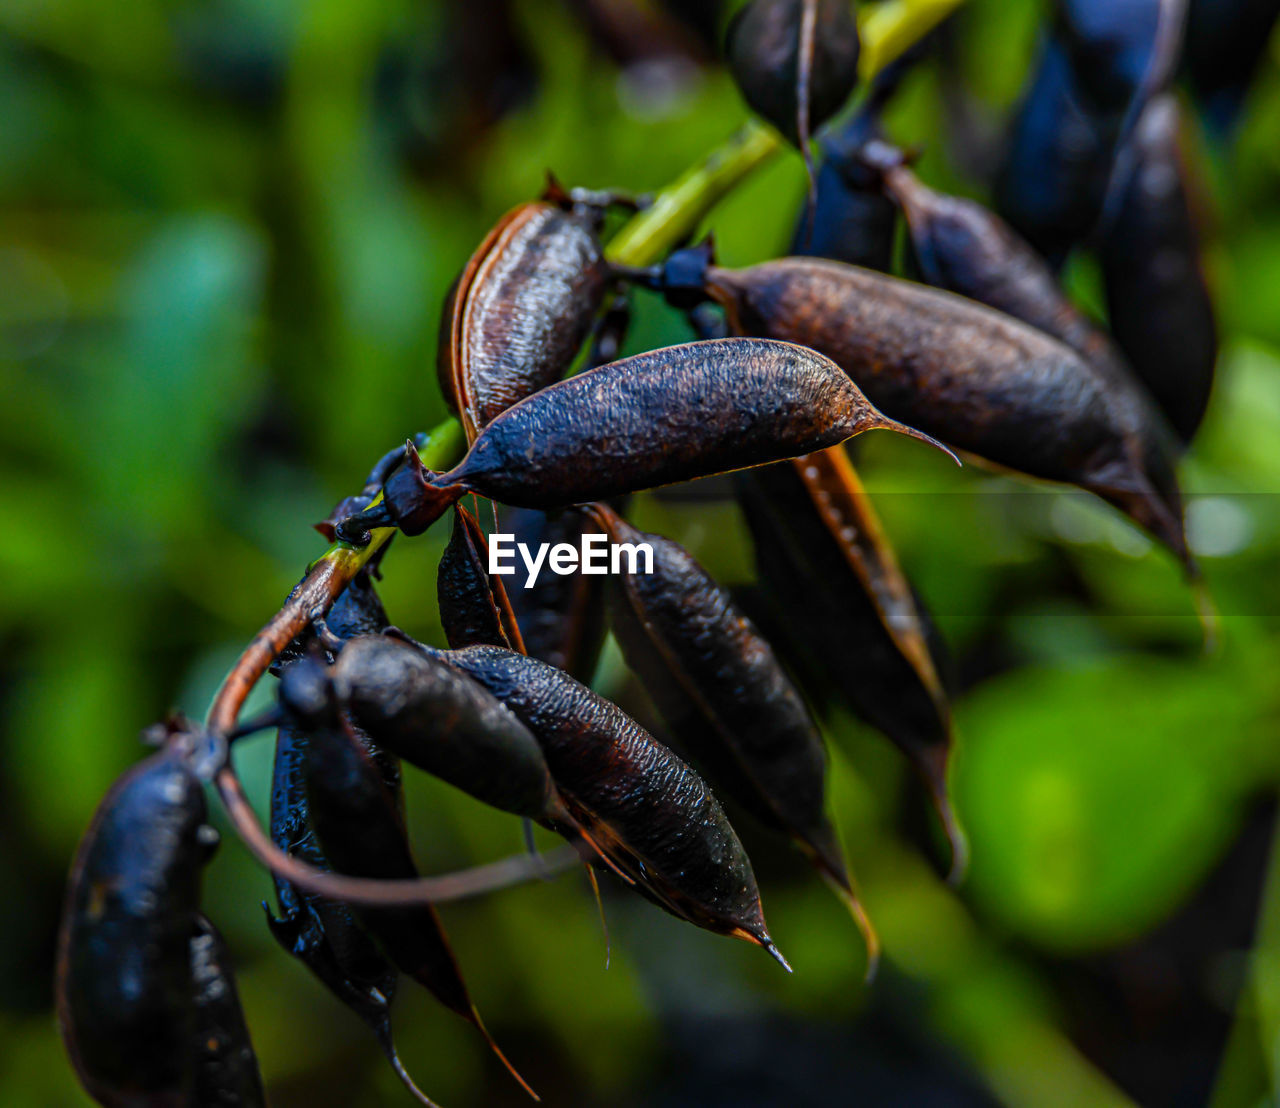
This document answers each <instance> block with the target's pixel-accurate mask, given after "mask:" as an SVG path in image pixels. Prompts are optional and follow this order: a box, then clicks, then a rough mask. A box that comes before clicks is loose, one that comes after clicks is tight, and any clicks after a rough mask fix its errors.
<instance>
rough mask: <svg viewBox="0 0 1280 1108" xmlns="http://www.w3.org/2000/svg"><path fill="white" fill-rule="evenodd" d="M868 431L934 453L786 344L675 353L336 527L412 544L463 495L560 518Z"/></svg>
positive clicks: (543, 407)
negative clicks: (581, 507) (894, 434)
mask: <svg viewBox="0 0 1280 1108" xmlns="http://www.w3.org/2000/svg"><path fill="white" fill-rule="evenodd" d="M876 428H885V429H889V430H894V431H898V432H899V433H900V434H905V435H910V436H912V437H913V438H920V439H924V440H925V441H927V442H930V443H931V444H932V445H934V446H938V445H939V444H938V443H936V442H934V441H933V440H932V439H930V438H929V437H928V436H927V435H922V434H920V432H918V431H914V430H912V429H911V428H909V427H905V426H903V425H902V424H900V423H896V422H895V421H893V420H891V419H887V418H886V417H885V416H883V415H882V414H881V413H880V412H878V411H877V410H876V409H875V408H874V407H872V405H871V403H870V402H869V401H868V400H867V398H866V397H865V396H863V395H862V393H861V392H859V391H858V388H857V386H856V385H854V384H853V382H852V381H851V380H849V377H848V376H847V375H846V374H844V373H841V372H840V369H839V367H838V366H836V365H835V364H834V363H833V362H831V361H830V360H829V359H828V358H826V357H824V356H823V355H821V354H818V353H815V352H814V351H813V350H808V349H806V348H804V347H802V346H797V345H794V344H793V343H789V342H771V341H768V340H766V339H758V338H732V339H710V340H708V341H706V342H691V343H685V344H684V345H682V346H669V347H665V348H663V349H661V350H654V351H651V352H650V353H647V354H637V355H635V356H633V357H630V358H623V359H622V360H621V361H617V362H611V363H609V364H608V365H603V366H600V367H598V368H596V369H592V370H588V371H587V372H585V373H580V374H578V375H577V376H576V377H571V378H569V380H567V381H561V382H559V383H558V384H555V385H549V386H548V387H547V388H545V389H543V390H542V391H541V392H538V393H535V394H534V395H533V396H530V397H528V398H526V399H524V400H522V401H521V402H520V403H519V404H516V405H515V406H514V407H511V408H508V409H507V410H506V411H505V412H503V413H502V414H501V415H500V416H497V417H496V418H495V419H494V420H493V421H492V422H490V423H489V425H488V426H487V427H485V429H484V430H483V431H482V432H481V433H480V435H479V437H478V438H477V439H476V441H475V442H474V443H472V444H471V449H470V450H469V451H468V452H467V455H466V457H464V458H463V459H462V461H461V462H459V463H458V465H457V466H455V467H454V468H453V469H452V470H450V471H449V472H448V473H442V474H433V473H431V472H430V471H429V470H427V469H425V468H424V467H423V466H422V464H421V462H420V461H419V460H418V458H417V455H416V452H414V453H412V455H411V457H410V459H409V462H408V464H406V465H405V466H402V467H401V468H400V469H399V470H397V471H396V472H395V474H393V475H392V477H391V479H390V480H389V481H388V482H387V485H386V489H385V496H384V498H383V500H382V501H381V502H380V503H379V504H377V505H375V506H374V507H372V508H370V509H368V510H367V511H365V512H361V513H360V514H359V515H356V516H352V517H351V518H350V519H348V520H346V521H344V522H343V523H342V524H341V525H340V526H339V529H338V530H339V534H341V535H343V536H344V537H346V538H349V539H351V540H353V541H354V540H357V539H359V538H360V537H361V536H362V535H363V534H364V533H365V532H367V531H368V530H369V528H371V527H386V526H396V527H399V528H400V529H401V530H402V531H404V532H405V534H409V535H415V534H418V533H419V532H421V531H422V530H424V529H425V528H426V527H428V526H430V525H431V524H432V523H434V522H435V521H436V520H437V519H439V518H440V516H441V515H442V514H443V513H444V512H445V510H446V509H447V508H448V507H449V506H450V505H451V504H453V503H454V502H456V501H457V500H459V499H461V498H462V497H463V496H464V495H466V493H468V492H476V493H479V494H480V495H482V496H487V497H489V498H490V499H492V500H497V501H500V502H501V503H504V504H511V505H514V506H516V507H520V508H544V509H545V508H559V507H564V506H565V505H568V504H580V503H586V502H588V501H592V500H609V499H612V498H613V497H616V496H620V495H622V494H624V493H628V492H636V491H639V490H641V489H648V488H654V487H655V486H658V485H670V484H675V483H676V482H678V481H689V480H692V479H693V478H695V477H707V476H710V475H711V474H713V473H724V472H727V471H729V470H735V469H745V468H747V467H749V466H755V465H763V464H765V463H767V462H773V461H778V460H779V459H782V458H791V457H794V456H795V455H797V454H806V453H808V452H810V451H812V450H820V449H822V448H823V447H825V446H832V445H834V444H835V443H838V442H843V441H844V440H845V439H847V438H850V437H852V436H853V435H857V434H860V433H862V432H863V431H870V430H874V429H876Z"/></svg>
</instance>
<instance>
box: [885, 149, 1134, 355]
mask: <svg viewBox="0 0 1280 1108" xmlns="http://www.w3.org/2000/svg"><path fill="white" fill-rule="evenodd" d="M882 180H883V185H884V188H885V190H886V191H887V192H888V193H889V195H891V196H892V197H893V199H894V201H896V202H897V204H898V205H899V206H900V207H901V208H902V212H903V215H904V216H906V222H907V230H908V233H909V236H910V241H911V251H912V257H913V259H914V260H915V263H916V266H917V268H918V269H919V271H920V276H921V277H922V278H923V279H924V280H925V281H926V282H927V283H928V284H930V285H933V286H934V287H935V288H940V289H946V290H947V291H949V292H954V293H958V294H959V295H961V296H965V297H968V298H969V299H970V300H976V301H978V303H980V304H986V305H987V307H989V308H995V309H996V311H999V312H1004V314H1005V315H1010V316H1013V318H1014V319H1020V320H1022V322H1023V323H1028V324H1030V325H1031V326H1032V327H1035V328H1037V329H1038V330H1041V331H1044V332H1045V333H1046V334H1049V335H1052V336H1053V337H1054V338H1056V339H1059V340H1060V341H1062V342H1064V343H1066V344H1067V345H1068V346H1070V347H1071V348H1072V349H1073V350H1075V351H1076V353H1078V354H1079V355H1080V356H1081V357H1083V358H1085V359H1086V360H1088V361H1090V362H1094V363H1096V364H1100V365H1101V364H1104V363H1105V364H1107V365H1109V366H1116V367H1117V368H1116V371H1117V372H1120V373H1124V372H1125V370H1124V369H1123V367H1122V366H1118V365H1117V357H1118V353H1117V351H1116V350H1115V348H1114V346H1113V345H1112V343H1111V340H1110V339H1109V338H1108V336H1107V334H1106V332H1105V331H1103V330H1102V329H1101V328H1100V327H1099V326H1098V325H1097V324H1096V323H1094V322H1093V321H1092V320H1091V319H1089V317H1088V316H1086V315H1085V314H1084V313H1083V312H1082V311H1080V309H1079V308H1077V307H1076V306H1075V305H1074V304H1073V303H1072V302H1071V300H1070V299H1069V298H1068V297H1067V295H1066V293H1065V292H1064V291H1063V290H1062V286H1061V285H1060V284H1059V283H1058V279H1057V277H1056V276H1055V275H1054V272H1053V270H1052V269H1051V268H1050V267H1049V265H1048V263H1047V262H1045V260H1044V259H1043V258H1042V257H1041V256H1040V255H1039V254H1037V253H1036V251H1035V250H1034V249H1033V248H1032V246H1031V244H1030V243H1028V242H1027V241H1026V240H1025V239H1023V238H1022V237H1021V236H1020V235H1019V234H1018V233H1017V232H1016V231H1015V230H1014V229H1013V228H1012V227H1010V226H1009V225H1008V224H1007V223H1005V221H1004V220H1003V219H1001V218H1000V217H999V216H998V215H996V214H995V212H992V211H989V210H988V209H987V208H984V207H983V206H982V205H981V204H979V203H978V202H977V201H976V200H970V199H968V198H966V197H962V196H948V195H947V194H946V193H942V192H938V191H936V190H935V189H931V188H929V186H928V185H926V184H924V182H922V181H921V180H920V178H919V177H917V176H916V175H915V174H914V173H913V172H912V171H911V170H910V169H909V168H908V167H907V166H906V165H903V164H901V160H900V159H899V160H896V161H893V162H891V163H889V164H887V165H883V166H882Z"/></svg>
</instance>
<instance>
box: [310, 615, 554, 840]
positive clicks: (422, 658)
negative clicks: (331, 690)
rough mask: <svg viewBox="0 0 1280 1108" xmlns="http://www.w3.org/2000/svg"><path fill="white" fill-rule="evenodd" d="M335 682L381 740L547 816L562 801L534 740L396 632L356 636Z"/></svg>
mask: <svg viewBox="0 0 1280 1108" xmlns="http://www.w3.org/2000/svg"><path fill="white" fill-rule="evenodd" d="M333 682H334V687H335V689H336V690H337V692H338V695H339V696H340V697H341V699H342V700H343V702H344V703H345V704H346V705H347V707H348V710H349V711H350V712H351V715H352V717H353V719H354V720H355V722H356V723H357V724H358V725H359V726H360V727H361V728H362V729H363V730H364V731H366V732H367V733H368V734H369V735H370V736H372V738H373V739H374V740H375V741H376V742H378V743H379V744H381V745H383V746H385V747H386V748H387V749H388V750H391V751H393V752H395V753H396V754H398V755H400V756H401V757H402V758H405V759H407V760H408V761H409V762H411V763H412V764H413V765H415V766H417V767H418V768H420V769H423V770H426V771H427V772H428V773H431V774H434V775H435V776H437V777H439V778H441V779H442V780H444V781H448V782H449V783H450V784H451V785H454V786H456V787H457V788H460V789H462V790H463V791H464V792H467V793H470V794H471V795H472V796H474V797H476V798H477V799H478V800H483V801H484V802H485V803H486V804H492V805H493V806H494V807H495V808H501V809H502V810H503V811H506V812H514V813H515V814H516V815H519V816H527V817H529V818H530V819H536V820H540V821H542V822H544V823H548V822H556V821H561V820H563V818H564V815H565V813H564V809H563V806H562V805H561V803H560V801H559V798H558V797H557V795H556V790H555V786H554V785H553V784H552V783H551V774H550V771H549V770H548V769H547V762H546V759H545V758H544V757H543V754H542V750H541V748H540V747H539V746H538V743H537V740H536V739H535V738H534V737H533V736H532V735H531V734H530V733H529V731H528V729H527V728H526V727H525V726H524V724H522V723H521V722H520V721H519V720H518V719H517V718H516V717H515V716H514V715H513V714H512V713H511V712H510V711H508V710H507V709H506V708H505V707H504V706H503V705H502V704H501V703H499V701H498V700H496V699H495V698H494V697H493V696H492V695H491V694H490V693H489V692H487V691H486V690H485V689H484V688H483V687H481V686H480V685H478V684H477V683H476V682H475V681H473V680H472V679H471V678H470V677H468V676H466V675H465V674H464V673H461V672H459V671H458V670H456V669H453V668H452V667H451V666H449V665H447V664H446V663H445V662H443V661H440V660H439V659H438V658H435V657H431V656H428V655H426V654H424V653H423V652H422V651H421V650H420V649H418V648H417V647H416V646H414V645H412V644H410V643H407V642H404V641H403V640H400V639H394V638H389V637H386V636H381V635H376V636H370V637H367V638H361V639H354V640H353V641H351V642H350V643H348V644H347V646H346V647H345V648H344V650H343V651H342V654H341V656H340V657H339V659H338V663H337V665H336V666H335V668H334V674H333Z"/></svg>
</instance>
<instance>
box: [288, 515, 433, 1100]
mask: <svg viewBox="0 0 1280 1108" xmlns="http://www.w3.org/2000/svg"><path fill="white" fill-rule="evenodd" d="M332 518H333V520H334V522H335V523H336V522H338V521H341V520H342V519H344V518H346V513H345V512H342V511H341V506H340V507H339V510H335V512H334V513H333V516H332ZM388 623H389V621H388V619H387V614H386V612H385V610H384V609H383V607H382V602H381V600H380V599H379V598H378V594H377V592H376V591H375V589H374V586H373V582H372V581H371V580H370V577H369V572H368V571H367V570H366V571H365V572H363V573H361V574H360V575H358V576H357V577H356V578H355V580H353V581H352V582H351V583H350V584H349V585H348V586H347V588H346V589H345V590H344V591H343V593H342V595H341V596H340V597H338V599H337V601H336V602H335V603H334V605H333V607H332V608H331V609H330V611H329V617H328V621H327V626H328V629H329V631H330V632H331V633H333V634H334V635H336V636H338V637H339V638H342V639H349V638H353V637H355V636H358V635H363V634H373V633H375V632H379V631H381V630H383V629H384V628H385V627H387V626H388ZM313 639H314V635H311V634H310V633H309V634H308V635H306V636H303V637H300V638H299V640H298V641H297V642H295V643H293V644H291V645H290V647H289V648H288V649H287V650H286V651H285V652H283V653H282V654H281V659H280V660H281V661H282V662H283V663H284V665H288V664H289V663H290V662H296V661H297V660H298V659H299V658H302V657H304V656H305V654H306V651H307V648H308V644H309V643H310V642H311V641H312V640H313ZM281 668H283V667H281ZM361 738H362V741H363V742H364V745H365V748H366V749H367V750H368V751H369V753H370V755H371V757H373V759H374V761H375V762H376V764H377V766H378V770H379V772H380V774H381V776H382V781H383V784H384V785H385V786H386V788H387V790H388V792H389V793H390V795H391V796H392V797H393V802H394V803H395V805H396V807H397V809H398V808H399V806H400V796H401V793H400V767H399V762H398V761H397V760H396V758H395V757H394V755H392V754H390V753H389V752H387V751H385V750H382V749H380V748H377V747H375V746H374V744H373V743H372V742H371V741H366V740H367V736H361ZM308 742H309V732H308V731H307V729H306V728H304V727H300V726H298V725H297V724H296V723H294V722H292V721H290V722H286V723H285V724H284V725H282V726H281V727H280V729H279V731H278V733H277V736H276V751H275V763H274V768H273V771H272V779H271V838H272V841H273V842H274V843H275V844H276V846H278V847H279V848H280V849H281V850H283V851H284V852H285V853H287V854H292V855H293V856H294V857H296V858H299V859H301V860H302V861H303V862H306V863H307V864H308V865H311V866H314V867H315V868H317V869H322V870H326V871H327V870H332V868H333V867H332V866H331V865H330V864H329V859H328V858H327V857H326V856H325V853H324V851H323V850H321V848H320V844H319V843H318V842H317V841H316V835H315V828H314V827H313V826H312V820H311V805H310V800H309V797H308V795H307V774H306V769H307V757H308V754H307V748H308ZM275 887H276V901H277V904H278V907H279V912H280V915H279V917H278V918H276V917H273V916H272V915H271V913H270V911H269V910H268V909H267V906H266V905H265V904H264V905H263V910H264V911H266V912H267V926H268V928H269V929H270V931H271V934H272V936H273V937H274V938H275V940H276V941H277V942H278V943H279V944H280V945H281V946H282V947H283V948H284V949H285V950H286V951H287V952H288V953H289V954H291V955H292V956H293V957H295V958H297V959H298V960H299V961H300V962H301V963H302V964H303V965H304V966H306V967H307V969H309V970H310V971H311V972H312V973H313V974H315V976H316V977H317V978H318V979H319V981H320V982H321V983H322V984H323V985H324V986H325V988H327V989H328V990H329V991H330V992H331V993H332V994H333V995H334V996H335V997H336V998H337V999H338V1000H339V1001H340V1002H341V1003H342V1004H344V1005H345V1006H346V1007H347V1008H349V1009H350V1010H351V1011H352V1012H354V1013H355V1014H356V1015H357V1016H359V1017H360V1019H362V1020H363V1021H364V1022H365V1023H366V1024H367V1025H368V1026H369V1028H370V1029H371V1030H372V1031H373V1033H374V1036H375V1037H376V1038H377V1040H378V1045H379V1046H380V1047H381V1048H382V1052H383V1054H385V1055H386V1057H387V1061H388V1062H389V1063H390V1065H391V1068H392V1069H393V1070H394V1071H395V1073H396V1076H397V1077H399V1078H400V1080H401V1082H403V1083H404V1085H405V1087H406V1088H407V1089H409V1091H410V1092H411V1093H412V1094H413V1095H414V1096H416V1097H417V1098H418V1099H419V1100H421V1101H423V1102H427V1099H426V1097H425V1095H424V1094H423V1093H422V1092H421V1091H420V1090H419V1089H418V1088H417V1087H416V1086H415V1085H414V1083H413V1079H412V1078H411V1077H410V1076H409V1074H408V1073H407V1071H406V1070H405V1068H404V1066H403V1064H402V1063H401V1061H400V1057H399V1054H398V1053H397V1051H396V1047H395V1039H394V1036H393V1034H392V1027H391V1001H392V999H393V998H394V997H395V992H396V987H397V983H398V981H397V978H398V974H397V972H396V968H395V966H393V965H392V964H391V963H390V962H389V961H387V959H386V958H385V957H384V956H383V955H382V953H381V952H380V951H379V950H378V947H377V944H376V943H375V942H374V939H373V937H372V936H371V935H370V934H369V932H368V931H367V930H366V929H365V927H364V926H363V925H362V924H361V923H360V921H359V920H358V919H357V918H356V916H355V913H354V912H353V911H352V909H351V907H350V906H349V905H346V904H342V903H340V902H338V901H334V900H328V899H325V898H324V897H319V896H313V895H312V894H310V893H306V892H303V891H302V890H300V889H298V888H297V887H295V886H294V885H293V884H292V883H290V882H289V881H286V880H284V879H283V878H280V877H276V878H275Z"/></svg>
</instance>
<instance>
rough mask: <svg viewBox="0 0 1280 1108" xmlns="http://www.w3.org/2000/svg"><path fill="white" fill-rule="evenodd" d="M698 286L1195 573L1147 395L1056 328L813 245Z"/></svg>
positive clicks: (737, 316)
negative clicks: (1143, 537) (1156, 543)
mask: <svg viewBox="0 0 1280 1108" xmlns="http://www.w3.org/2000/svg"><path fill="white" fill-rule="evenodd" d="M705 287H706V290H707V293H708V294H709V296H710V297H711V298H712V299H714V300H715V301H716V302H717V303H719V304H721V305H722V306H723V307H724V309H725V312H726V314H727V315H728V316H729V319H730V323H731V324H732V326H733V328H734V330H735V331H737V332H738V333H740V334H755V335H767V336H769V337H772V338H777V339H783V340H785V341H788V342H798V343H805V344H807V345H809V346H811V347H813V348H814V349H815V350H818V351H821V352H822V353H823V354H825V355H827V356H828V357H830V358H832V359H834V360H835V361H836V362H837V363H838V364H839V365H840V366H841V368H843V369H844V370H845V371H846V372H847V373H848V374H849V375H850V376H851V377H852V378H853V379H854V380H855V381H857V382H858V384H859V385H860V386H861V388H862V389H863V390H864V391H865V392H866V394H867V396H869V397H870V398H871V400H872V401H873V402H874V403H875V404H876V405H877V406H878V407H879V408H881V409H883V410H884V411H886V412H889V413H891V414H892V415H893V417H894V418H896V419H901V420H904V421H905V422H906V423H909V424H910V425H911V426H913V427H919V428H920V429H922V430H923V431H925V432H926V433H928V434H930V435H936V436H937V437H938V438H940V439H942V440H943V441H945V442H947V443H949V444H950V445H952V446H954V447H956V448H957V449H960V450H964V451H968V452H969V453H970V454H973V455H975V456H977V457H979V458H984V459H986V460H987V461H989V462H993V463H995V464H996V465H998V466H1001V467H1004V468H1007V469H1011V470H1015V471H1017V472H1020V473H1024V474H1027V475H1029V476H1032V477H1038V478H1041V479H1043V480H1048V481H1061V482H1065V483H1067V484H1073V485H1079V486H1080V487H1081V488H1085V489H1088V490H1089V491H1090V492H1093V493H1096V494H1097V495H1098V496H1100V497H1102V499H1104V500H1106V501H1108V502H1109V503H1111V504H1114V505H1115V506H1116V507H1118V508H1119V509H1120V510H1121V511H1122V512H1124V513H1125V514H1126V515H1128V516H1129V517H1130V518H1131V519H1133V520H1134V521H1135V522H1137V523H1139V524H1141V525H1142V526H1143V527H1145V528H1146V529H1147V530H1148V531H1150V532H1151V533H1152V534H1153V535H1155V537H1156V538H1158V539H1159V540H1160V541H1161V542H1163V543H1164V544H1165V545H1166V546H1168V547H1169V548H1170V550H1172V551H1173V553H1174V554H1175V555H1176V556H1177V557H1178V558H1179V559H1180V560H1181V561H1182V563H1183V564H1184V566H1186V568H1187V570H1188V573H1189V574H1191V575H1192V576H1198V571H1197V570H1196V569H1195V563H1194V560H1193V559H1192V557H1191V554H1190V552H1189V551H1188V549H1187V545H1186V539H1185V536H1184V534H1183V524H1182V496H1181V492H1180V491H1179V488H1178V483H1177V478H1176V477H1175V475H1174V471H1173V458H1172V452H1171V449H1170V445H1169V442H1168V438H1167V435H1166V434H1165V433H1164V431H1163V428H1162V427H1161V426H1160V425H1158V424H1156V425H1153V424H1152V421H1151V419H1150V406H1149V405H1148V404H1147V403H1146V402H1145V398H1144V397H1143V396H1142V395H1141V393H1140V392H1139V391H1138V390H1137V389H1136V388H1132V387H1131V388H1129V389H1124V388H1122V387H1120V383H1119V382H1118V381H1117V380H1116V379H1115V377H1113V376H1112V375H1111V374H1109V373H1108V372H1107V371H1105V370H1102V369H1099V368H1097V367H1096V366H1093V365H1091V364H1090V363H1087V362H1085V361H1084V359H1082V358H1081V357H1080V356H1079V355H1078V354H1076V353H1075V351H1073V350H1071V349H1070V348H1069V347H1067V346H1065V345H1063V344H1062V343H1060V342H1058V341H1057V340H1056V339H1053V338H1050V337H1049V336H1048V335H1045V334H1043V333H1042V332H1040V331H1037V330H1035V329H1034V328H1031V327H1028V326H1027V325H1026V324H1024V323H1021V322H1019V321H1018V320H1015V319H1012V318H1010V317H1009V316H1006V315H1003V314H1001V313H999V312H994V311H992V310H991V309H989V308H986V307H984V306H982V305H980V304H976V303H973V302H972V301H969V300H965V299H963V298H961V297H958V296H953V295H951V294H950V293H946V292H941V291H938V290H935V289H930V288H926V287H925V286H923V285H918V284H915V283H914V282H910V281H902V280H898V279H896V278H893V277H886V276H884V275H883V274H879V273H872V272H870V271H869V270H865V269H858V268H857V267H855V266H848V265H841V264H840V263H838V262H829V261H823V260H820V259H813V258H782V259H779V260H778V261H774V262H765V263H763V264H761V265H756V266H751V267H749V268H747V269H739V270H730V269H721V268H717V267H709V268H708V269H707V271H706V277H705ZM824 445H831V444H830V443H826V444H824ZM799 453H809V451H800V452H799ZM464 464H465V463H464Z"/></svg>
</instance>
